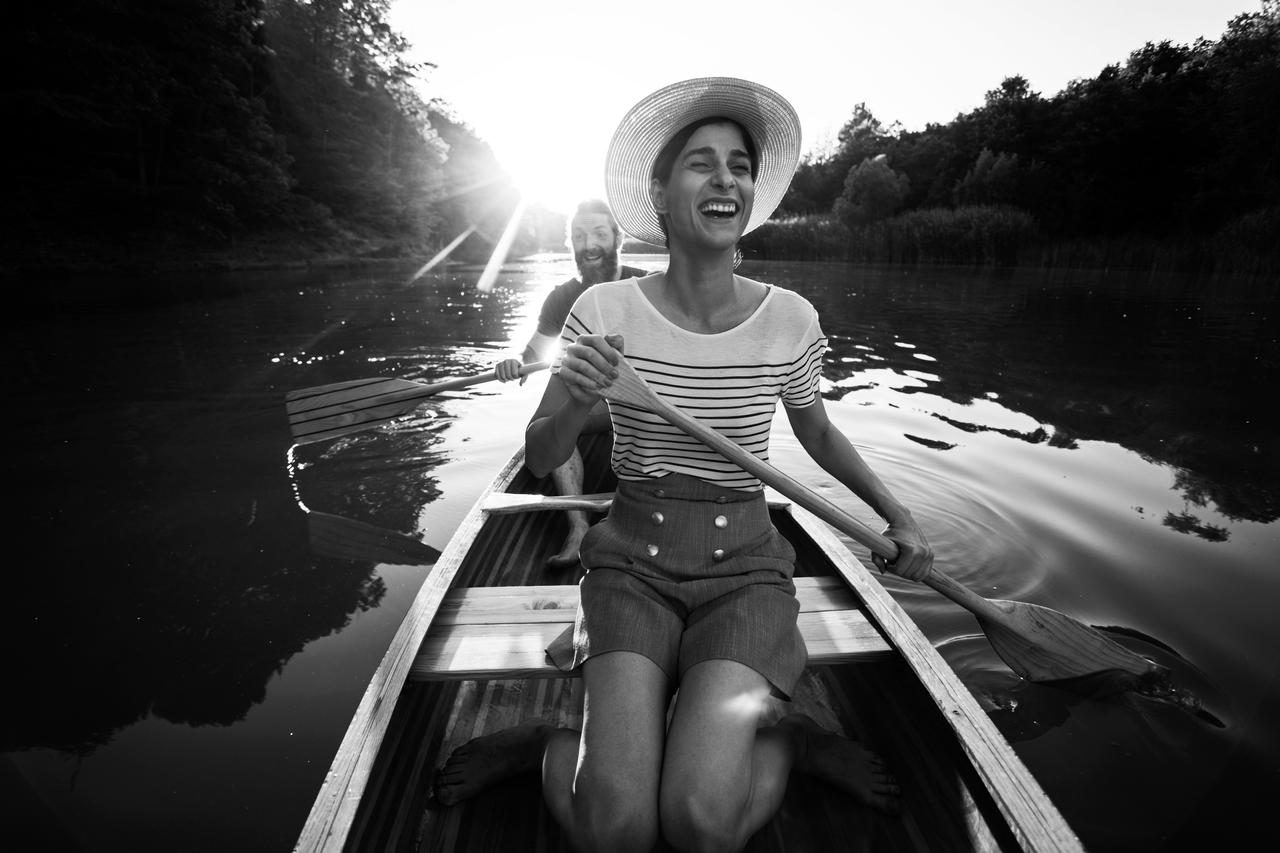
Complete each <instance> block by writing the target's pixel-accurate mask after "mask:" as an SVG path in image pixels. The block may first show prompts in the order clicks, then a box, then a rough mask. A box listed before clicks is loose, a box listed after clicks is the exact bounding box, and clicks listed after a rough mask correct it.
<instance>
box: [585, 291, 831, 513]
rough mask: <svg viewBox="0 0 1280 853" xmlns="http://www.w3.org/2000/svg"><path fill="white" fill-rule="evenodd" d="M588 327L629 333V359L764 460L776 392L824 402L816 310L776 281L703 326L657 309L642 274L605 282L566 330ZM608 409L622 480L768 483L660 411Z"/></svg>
mask: <svg viewBox="0 0 1280 853" xmlns="http://www.w3.org/2000/svg"><path fill="white" fill-rule="evenodd" d="M587 334H595V335H609V334H619V335H622V337H623V341H624V343H623V352H624V353H625V355H626V358H627V361H629V362H630V363H631V365H632V367H634V368H635V369H636V372H637V373H639V374H640V376H641V377H643V379H644V380H645V381H646V382H648V383H649V385H650V386H651V387H652V388H653V390H654V392H655V393H657V394H658V396H660V397H662V398H663V399H665V400H666V401H667V402H669V403H671V404H672V405H674V406H676V407H677V408H680V409H683V410H684V411H685V412H686V413H687V414H689V415H691V416H692V417H694V418H697V419H698V420H699V421H702V422H703V423H704V424H706V425H707V426H709V427H711V428H712V429H715V430H716V431H718V432H720V433H722V434H723V435H725V436H726V437H728V438H730V439H732V440H733V441H734V442H736V443H737V444H738V445H739V446H741V447H742V448H743V449H745V450H747V451H749V452H750V453H752V454H754V455H755V456H757V457H759V458H760V459H761V460H763V461H765V462H767V461H768V460H769V431H770V427H771V426H772V423H773V415H774V412H775V410H776V409H777V403H778V400H782V402H783V404H784V405H786V406H788V407H792V408H803V407H805V406H810V405H813V403H814V402H816V401H817V399H818V379H819V377H820V375H821V373H822V356H823V353H825V351H826V347H827V339H826V336H825V335H823V333H822V329H821V327H820V326H819V324H818V313H817V311H815V310H814V308H813V306H812V305H811V304H809V302H808V300H806V299H805V298H804V297H802V296H800V295H799V294H797V293H794V292H792V291H790V290H785V289H783V288H780V287H770V288H769V290H768V292H767V293H766V294H765V298H764V301H763V302H761V303H760V305H759V307H758V308H757V309H756V310H755V312H754V313H753V314H752V315H751V316H750V317H748V318H747V319H746V320H744V321H743V322H742V323H740V324H738V325H737V326H735V327H734V328H732V329H729V330H728V331H725V332H718V333H716V334H699V333H697V332H690V331H688V330H686V329H682V328H680V327H679V326H677V325H676V324H674V323H672V322H671V321H670V320H668V319H667V318H666V317H664V316H663V315H662V314H661V313H659V311H658V309H657V308H655V307H654V305H653V303H651V302H650V301H649V299H648V297H646V296H645V295H644V293H643V292H642V291H641V289H640V286H639V284H638V282H637V281H636V280H635V279H628V280H626V281H618V282H610V283H608V284H598V285H596V286H594V287H592V288H590V289H589V290H587V291H586V292H585V293H583V294H582V296H580V297H579V298H578V300H577V302H575V303H574V305H573V309H572V310H571V311H570V312H569V317H568V319H566V320H565V325H564V329H563V330H562V331H561V334H560V337H561V340H562V341H563V342H564V343H565V344H566V345H568V344H570V343H573V342H574V341H575V340H577V338H578V336H579V335H587ZM609 413H610V416H611V418H612V420H613V431H614V441H613V458H612V466H613V470H614V472H615V473H616V474H617V475H618V477H620V478H622V479H624V480H639V479H644V478H646V477H661V476H663V475H664V474H686V475H688V476H692V477H697V478H699V479H701V480H705V481H707V482H711V483H716V484H718V485H722V486H725V487H727V488H734V489H741V490H744V491H757V490H759V489H760V488H762V485H761V483H760V481H759V480H758V479H757V478H756V477H754V476H752V475H751V474H748V473H747V472H746V471H743V470H742V469H741V468H739V467H738V466H737V465H735V464H734V463H732V462H729V461H728V460H726V459H725V458H724V457H722V456H720V454H718V453H716V452H715V451H714V450H711V449H710V448H708V447H706V446H705V445H703V444H702V443H701V442H699V441H698V440H697V439H695V438H692V437H690V436H687V435H685V434H684V433H683V432H681V431H680V430H678V429H676V428H675V427H673V426H671V425H669V424H668V423H667V422H666V421H664V420H663V419H662V418H660V417H659V416H658V415H655V414H651V413H650V412H647V411H645V410H643V409H639V408H636V407H635V406H631V405H628V404H625V403H615V402H613V401H609Z"/></svg>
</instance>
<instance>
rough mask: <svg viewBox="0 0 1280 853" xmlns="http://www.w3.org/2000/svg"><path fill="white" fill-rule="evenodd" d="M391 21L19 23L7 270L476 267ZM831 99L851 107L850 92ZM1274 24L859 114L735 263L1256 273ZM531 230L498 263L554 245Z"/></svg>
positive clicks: (254, 13) (1278, 12)
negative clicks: (1088, 73)
mask: <svg viewBox="0 0 1280 853" xmlns="http://www.w3.org/2000/svg"><path fill="white" fill-rule="evenodd" d="M389 4H390V0H152V2H147V3H135V2H130V1H129V0H65V1H64V2H59V3H44V4H26V5H24V6H23V7H22V8H21V9H20V10H15V12H13V13H12V14H13V19H14V20H15V22H16V27H15V29H14V38H13V39H12V44H13V45H15V48H14V49H13V50H12V52H11V55H10V63H9V64H10V71H9V73H8V74H6V75H5V77H6V80H5V84H4V98H5V101H6V102H7V105H8V112H9V114H10V116H11V122H10V127H12V128H15V129H16V130H17V133H15V134H14V137H15V140H14V141H15V142H16V143H17V155H18V156H17V157H16V159H15V161H14V163H15V168H14V169H13V170H12V171H11V178H10V186H9V190H8V192H7V193H6V200H7V203H6V204H5V207H4V217H5V221H4V233H5V240H6V244H7V245H6V250H5V260H4V262H3V266H0V268H3V269H8V270H11V271H12V270H20V269H40V268H71V269H74V268H78V267H83V268H100V267H102V266H107V267H116V268H148V267H149V266H150V265H154V264H157V263H161V262H165V261H169V262H172V261H175V260H181V259H197V258H198V259H206V260H207V259H221V262H225V263H238V264H242V265H246V264H251V263H253V262H254V260H255V259H260V260H261V262H263V263H271V262H274V261H279V260H280V259H282V258H285V257H290V256H297V257H316V256H321V257H323V256H341V257H347V258H351V257H355V258H359V257H385V256H397V255H405V256H408V255H412V256H414V257H421V256H422V255H423V254H424V253H425V252H428V251H433V250H438V249H439V248H441V247H442V246H444V245H445V244H447V243H449V242H450V241H451V240H452V239H453V238H454V237H455V236H457V235H459V234H461V233H463V232H465V231H467V230H468V229H470V228H473V227H474V232H473V233H472V234H471V236H470V237H469V238H468V239H467V241H466V242H465V243H463V244H462V245H461V246H460V247H459V248H458V249H457V250H456V253H455V256H456V257H458V258H460V259H465V260H473V261H474V260H479V259H482V258H483V257H486V256H487V254H488V252H489V250H490V248H491V246H492V244H493V243H494V242H495V241H496V240H497V237H498V235H499V234H500V233H501V231H502V228H503V226H504V225H505V218H506V216H507V214H508V213H509V211H511V210H512V208H513V206H514V204H515V199H516V195H515V190H514V188H513V186H512V183H511V181H510V179H509V177H508V176H507V175H506V173H505V172H504V171H503V168H502V165H501V163H499V162H498V161H497V160H496V158H495V157H494V155H493V152H492V151H491V149H490V148H489V146H488V145H487V144H486V143H485V142H484V141H483V140H482V139H481V138H479V137H478V136H477V135H476V133H475V132H474V131H473V130H472V129H471V128H470V127H469V126H468V125H467V123H466V121H465V117H463V116H458V115H456V114H454V112H453V110H452V109H451V108H450V106H449V105H448V104H447V103H445V102H442V101H440V100H438V99H424V97H423V95H422V94H421V89H420V88H419V83H421V82H422V81H423V80H428V79H429V75H430V70H431V69H430V66H429V65H414V64H412V63H410V62H409V61H408V59H407V58H406V57H407V55H408V47H409V45H408V44H407V42H406V41H405V39H404V37H403V36H402V35H400V34H399V33H397V32H395V31H394V30H393V29H392V27H391V26H390V25H389V24H388V23H387V19H388V12H389ZM848 94H849V96H850V100H851V101H853V100H855V99H856V95H857V93H856V91H851V92H849V93H848ZM1277 116H1280V0H1266V2H1264V3H1262V5H1261V7H1260V10H1259V11H1258V12H1254V13H1248V14H1243V15H1240V16H1238V17H1237V18H1235V19H1234V20H1233V21H1231V23H1230V24H1229V26H1228V28H1227V30H1226V32H1225V33H1223V34H1222V36H1221V37H1220V38H1218V39H1214V40H1210V39H1201V40H1199V41H1197V42H1196V43H1195V44H1192V45H1179V44H1171V43H1169V42H1161V43H1159V44H1153V43H1148V44H1146V45H1144V46H1141V47H1138V48H1137V49H1135V50H1134V51H1133V52H1132V53H1131V54H1130V55H1129V56H1128V57H1127V59H1124V60H1123V61H1119V62H1116V63H1115V64H1112V65H1108V66H1107V67H1105V68H1103V69H1101V70H1100V71H1099V73H1098V74H1097V76H1095V77H1091V78H1082V79H1078V80H1076V81H1073V82H1072V83H1071V84H1070V85H1069V86H1068V87H1067V88H1066V89H1065V90H1063V91H1062V92H1059V93H1056V94H1053V95H1044V94H1041V93H1038V92H1035V91H1032V90H1031V89H1030V86H1029V85H1028V82H1027V81H1026V79H1024V78H1022V77H1020V76H1016V75H1014V76H1010V77H1008V78H1006V79H1004V80H1003V81H1001V82H1000V83H999V84H998V85H997V86H995V88H993V89H992V90H991V91H989V92H987V93H986V96H985V99H984V102H983V104H982V106H981V107H979V108H977V109H975V110H973V111H971V112H968V113H964V114H961V115H957V116H956V117H955V118H954V119H952V120H951V121H949V122H947V123H945V124H941V123H939V124H930V125H928V126H927V127H926V128H925V129H923V130H919V131H906V130H904V129H903V128H902V127H901V126H899V125H897V124H894V123H890V124H887V125H886V124H884V123H883V122H882V121H881V120H880V119H878V118H877V117H876V116H874V115H872V114H871V113H870V112H869V111H868V110H867V109H866V107H865V106H863V105H858V106H856V107H855V108H854V109H853V111H852V115H851V116H850V118H849V120H848V121H847V122H846V123H845V125H844V127H843V128H842V129H841V131H840V133H839V135H838V137H837V139H836V141H835V143H834V144H833V145H832V146H831V148H830V150H827V151H822V152H811V153H810V154H808V155H806V157H805V159H804V161H803V162H802V164H801V166H800V169H799V171H798V173H797V175H796V178H795V180H794V182H793V184H792V187H791V190H790V191H789V193H788V195H787V197H786V199H785V200H784V202H783V205H782V207H781V209H780V210H779V212H778V213H777V214H775V216H774V219H773V220H772V221H771V222H770V223H768V224H767V225H766V226H765V227H763V228H761V229H759V230H758V231H756V232H754V233H753V234H751V235H748V237H747V238H746V239H744V241H743V250H744V253H745V254H746V256H747V257H749V258H750V257H757V258H789V259H800V260H852V261H872V262H906V263H914V262H958V263H982V264H1015V263H1017V264H1047V265H1080V266H1093V265H1103V266H1139V267H1141V266H1169V267H1179V268H1193V269H1196V270H1245V271H1271V270H1275V269H1277V268H1280V249H1277V244H1280V240H1277V239H1276V235H1280V157H1278V156H1277V155H1278V154H1280V120H1277ZM562 228H563V225H562V221H561V220H559V219H558V217H557V216H556V215H554V214H551V213H549V212H548V211H545V210H539V209H536V208H535V209H531V210H530V211H529V213H528V214H527V215H526V220H525V227H524V229H523V230H522V233H521V235H520V237H519V238H518V240H517V243H516V246H515V251H516V252H528V251H532V250H534V249H536V248H539V247H555V246H557V245H562V240H563V231H562Z"/></svg>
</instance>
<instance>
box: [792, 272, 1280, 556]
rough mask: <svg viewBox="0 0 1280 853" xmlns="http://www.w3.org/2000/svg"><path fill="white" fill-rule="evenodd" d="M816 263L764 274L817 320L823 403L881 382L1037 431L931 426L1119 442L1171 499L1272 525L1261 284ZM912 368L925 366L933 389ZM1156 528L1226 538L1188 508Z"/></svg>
mask: <svg viewBox="0 0 1280 853" xmlns="http://www.w3.org/2000/svg"><path fill="white" fill-rule="evenodd" d="M822 266H823V265H806V266H797V267H787V266H786V265H781V264H779V265H771V266H770V267H769V273H770V275H771V276H772V280H773V281H775V282H776V283H778V284H781V285H784V286H789V287H793V288H796V289H799V290H801V292H803V293H805V294H806V296H808V297H809V298H810V300H811V301H813V302H814V303H815V305H816V306H817V307H818V310H819V311H820V313H821V314H822V317H823V326H824V330H825V331H826V332H827V334H828V337H829V338H830V341H831V348H832V349H831V356H830V358H829V359H828V362H827V366H826V371H827V378H828V379H829V380H830V381H831V384H832V387H831V388H830V389H828V390H827V392H826V394H825V396H827V397H828V399H837V400H838V399H841V398H843V397H845V396H846V395H848V394H849V393H851V392H854V391H859V390H865V389H868V388H870V387H873V386H875V385H877V384H879V385H883V386H886V387H892V388H895V389H896V390H898V391H900V392H901V393H903V394H910V395H921V394H923V393H925V392H927V394H928V395H937V396H940V397H943V398H945V399H947V400H949V401H952V402H953V403H955V404H958V405H960V406H962V407H971V406H974V405H975V404H977V403H979V402H981V401H984V400H990V399H998V400H1000V401H1001V403H1002V404H1003V407H1004V408H1006V409H1007V410H1012V411H1016V412H1018V413H1020V414H1021V416H1022V417H1023V418H1025V419H1030V420H1032V421H1033V422H1034V425H1033V426H1029V427H1023V428H1018V429H1002V428H1001V427H998V426H994V425H993V424H992V423H991V422H990V421H988V420H987V419H986V418H985V416H984V417H972V416H970V417H956V416H955V415H954V414H951V413H947V412H943V411H937V412H934V413H933V416H934V417H935V418H937V419H939V420H941V421H943V422H944V423H947V424H949V425H951V426H954V427H956V428H957V429H961V430H964V431H966V432H978V431H983V430H995V431H997V432H1000V433H1001V434H1003V435H1006V436H1008V437H1011V438H1016V439H1018V440H1020V441H1026V442H1030V443H1039V442H1048V443H1049V444H1050V445H1051V446H1054V447H1062V448H1071V447H1074V446H1077V445H1078V443H1079V442H1081V441H1104V442H1109V443H1114V444H1117V445H1120V446H1123V447H1126V448H1129V449H1130V450H1133V451H1135V452H1137V453H1139V454H1141V455H1142V456H1144V457H1146V458H1148V459H1150V460H1152V461H1155V462H1158V463H1160V464H1164V465H1167V466H1170V467H1171V468H1174V469H1176V472H1175V473H1176V479H1177V488H1179V489H1180V490H1181V491H1182V492H1183V494H1184V496H1185V498H1186V500H1187V501H1188V502H1189V503H1191V504H1193V505H1195V506H1197V507H1206V506H1209V505H1212V506H1213V507H1214V508H1216V511H1217V512H1220V513H1221V514H1222V515H1224V516H1226V517H1227V518H1229V519H1232V520H1248V521H1257V522H1269V521H1273V520H1275V519H1276V518H1277V517H1280V503H1278V499H1280V492H1278V488H1280V487H1278V484H1280V477H1277V476H1276V475H1277V469H1278V468H1280V464H1278V461H1277V457H1278V456H1280V439H1278V438H1277V437H1276V436H1277V433H1276V431H1275V429H1274V427H1273V425H1272V424H1271V423H1270V421H1269V418H1267V417H1266V416H1265V415H1262V414H1261V412H1260V409H1259V404H1258V395H1259V393H1265V392H1264V391H1263V390H1262V389H1269V388H1274V387H1276V386H1277V379H1280V365H1278V364H1277V360H1276V353H1275V347H1274V341H1273V340H1272V337H1269V336H1268V332H1267V328H1268V324H1269V323H1273V322H1274V312H1275V310H1276V301H1275V295H1274V293H1272V292H1271V291H1272V288H1271V287H1269V286H1268V285H1267V283H1265V282H1262V281H1256V282H1239V281H1230V282H1227V281H1224V282H1220V283H1218V285H1219V286H1217V287H1215V286H1212V285H1209V286H1206V283H1205V282H1196V281H1194V280H1192V279H1189V278H1187V277H1185V276H1175V275H1169V276H1163V277H1153V276H1151V275H1149V274H1141V275H1136V274H1121V273H1117V274H1111V275H1101V276H1100V275H1098V274H1097V273H1088V274H1082V273H1064V272H1055V271H1040V270H1017V271H1005V272H998V273H986V274H981V275H974V274H973V272H972V271H970V270H963V271H955V272H950V273H949V272H948V271H946V270H898V269H883V270H875V269H862V268H859V269H857V270H853V271H848V272H845V273H844V274H843V275H841V276H840V278H839V279H836V280H834V281H833V280H832V279H831V278H829V277H824V276H823V275H822V274H821V272H818V273H817V274H815V271H814V269H813V267H817V268H819V269H821V267H822ZM824 279H825V280H826V282H827V283H826V284H825V286H815V285H814V281H815V280H817V281H823V280H824ZM979 306H980V310H977V311H975V310H974V309H975V307H979ZM921 357H925V358H927V359H928V360H929V363H930V364H932V365H933V366H932V367H931V371H932V373H931V374H928V378H926V377H925V375H922V374H921V372H920V370H919V368H920V359H921ZM871 365H874V369H869V368H870V367H871ZM921 405H927V403H923V402H922V403H921ZM913 439H914V440H916V441H917V442H919V443H922V444H925V446H933V447H935V448H936V449H940V450H941V449H947V443H945V442H941V443H936V444H931V443H930V441H929V439H927V438H924V437H919V436H916V437H913ZM1165 523H1166V525H1167V526H1169V527H1170V528H1171V529H1173V530H1176V531H1178V532H1185V533H1191V534H1194V535H1197V536H1201V537H1202V538H1206V539H1209V540H1211V541H1222V540H1223V539H1225V538H1226V537H1227V536H1228V535H1229V533H1228V531H1226V530H1224V529H1223V528H1221V527H1216V526H1214V525H1211V524H1208V523H1206V522H1204V521H1202V520H1201V519H1199V518H1196V517H1195V516H1194V515H1193V514H1191V513H1184V514H1182V515H1172V514H1171V515H1170V516H1168V517H1167V518H1166V520H1165Z"/></svg>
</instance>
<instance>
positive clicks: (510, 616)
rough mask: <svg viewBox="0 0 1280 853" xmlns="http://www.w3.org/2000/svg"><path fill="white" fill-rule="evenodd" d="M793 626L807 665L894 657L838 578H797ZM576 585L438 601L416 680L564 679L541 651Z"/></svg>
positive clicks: (562, 619) (457, 593)
mask: <svg viewBox="0 0 1280 853" xmlns="http://www.w3.org/2000/svg"><path fill="white" fill-rule="evenodd" d="M796 597H797V599H798V600H799V602H800V616H799V618H798V620H797V623H798V625H799V627H800V633H801V634H802V635H803V636H804V640H805V645H806V646H807V647H808V649H809V661H810V663H811V664H829V663H845V662H850V661H858V660H870V659H874V658H877V657H881V656H884V655H888V654H891V653H892V647H890V646H889V644H888V643H887V642H886V640H885V638H884V635H883V634H881V633H880V630H879V629H878V628H877V627H876V626H875V624H874V623H872V622H871V621H870V620H868V619H867V615H866V613H865V612H864V611H863V610H862V609H861V608H860V607H859V606H858V602H857V600H856V599H855V598H854V596H853V594H852V593H851V592H850V591H849V588H848V586H847V585H846V584H845V583H844V582H843V581H842V580H841V579H840V578H796ZM577 611H578V588H577V587H576V586H568V585H558V586H526V587H476V588H470V589H461V590H454V591H453V592H450V593H449V594H447V595H446V596H445V598H444V601H443V602H441V604H440V607H439V610H438V612H437V615H436V620H435V622H434V623H433V624H432V626H431V628H430V629H429V630H428V632H427V636H426V638H425V639H424V640H423V643H422V647H421V648H420V649H419V651H418V655H417V657H416V659H415V660H414V662H413V666H412V668H411V670H410V677H411V678H413V679H415V680H417V679H421V680H433V679H467V678H532V677H542V678H550V677H563V676H564V675H565V673H562V672H561V671H560V670H558V669H556V668H555V667H554V666H552V665H551V664H550V663H548V662H547V660H546V648H547V646H548V645H549V644H550V643H551V641H552V640H554V639H555V638H556V637H558V636H559V635H560V634H561V633H562V632H563V631H565V630H566V629H568V628H569V627H570V626H572V625H573V622H574V619H575V617H576V616H577Z"/></svg>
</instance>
